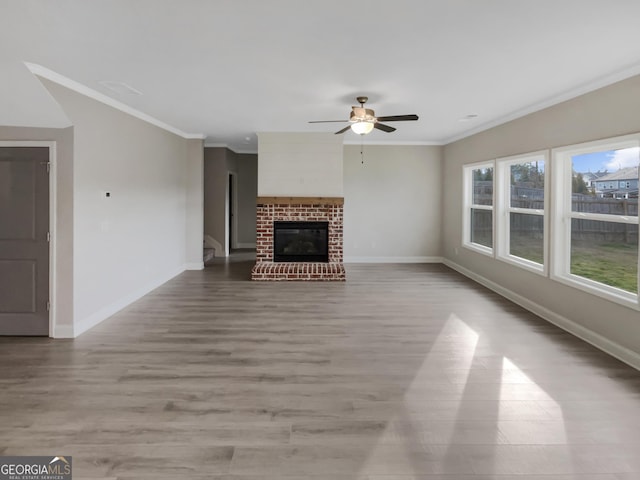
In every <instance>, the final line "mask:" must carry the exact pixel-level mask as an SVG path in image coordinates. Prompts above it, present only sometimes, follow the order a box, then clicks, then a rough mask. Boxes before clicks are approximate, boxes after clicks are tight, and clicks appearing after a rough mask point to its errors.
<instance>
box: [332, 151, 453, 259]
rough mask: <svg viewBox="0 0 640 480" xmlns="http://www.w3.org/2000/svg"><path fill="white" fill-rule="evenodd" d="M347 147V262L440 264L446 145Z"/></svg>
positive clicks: (345, 233)
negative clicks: (361, 151)
mask: <svg viewBox="0 0 640 480" xmlns="http://www.w3.org/2000/svg"><path fill="white" fill-rule="evenodd" d="M363 154H364V156H363V157H362V156H361V155H360V146H356V145H347V146H345V147H344V197H345V203H344V255H345V262H424V261H438V260H440V231H441V229H440V222H441V218H440V214H441V193H442V184H441V161H442V147H436V146H364V149H363Z"/></svg>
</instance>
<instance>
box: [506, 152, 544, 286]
mask: <svg viewBox="0 0 640 480" xmlns="http://www.w3.org/2000/svg"><path fill="white" fill-rule="evenodd" d="M549 157H550V155H549V150H538V151H535V152H529V153H523V154H518V155H512V156H509V157H502V158H498V159H496V170H495V172H496V173H495V175H494V179H497V181H494V191H495V192H496V199H497V202H496V203H497V204H496V205H495V207H496V212H497V215H496V214H494V215H495V220H494V222H495V223H496V227H495V228H496V231H497V237H498V239H497V242H494V248H495V250H496V258H498V259H499V260H502V261H504V262H507V263H510V264H512V265H516V266H518V267H522V268H524V269H526V270H529V271H531V272H534V273H537V274H538V275H543V276H547V275H548V271H549V204H550V203H551V202H550V198H549V191H550V188H551V187H550V183H551V182H550V178H549V177H550V175H549V172H550V162H549ZM536 160H538V161H543V162H544V208H543V209H531V208H519V207H511V166H512V165H518V164H523V163H529V162H532V161H536ZM512 213H519V214H525V215H537V216H541V217H542V218H543V221H542V225H543V227H542V228H543V238H542V252H543V253H542V256H543V260H542V262H543V263H542V264H540V263H537V262H534V261H532V260H528V259H526V258H523V257H518V256H517V255H512V254H511V253H510V248H511V214H512Z"/></svg>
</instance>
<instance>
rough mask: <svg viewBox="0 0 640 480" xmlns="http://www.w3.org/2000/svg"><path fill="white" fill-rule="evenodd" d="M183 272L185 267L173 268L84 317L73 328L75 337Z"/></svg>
mask: <svg viewBox="0 0 640 480" xmlns="http://www.w3.org/2000/svg"><path fill="white" fill-rule="evenodd" d="M182 272H184V268H183V267H179V268H177V269H175V270H172V271H171V272H169V273H167V274H165V275H163V276H161V277H160V278H159V279H157V280H155V281H154V282H151V283H149V284H147V285H146V286H144V287H142V288H140V289H138V290H136V291H135V292H133V293H131V294H129V295H126V296H125V297H122V298H121V299H119V300H118V301H116V302H113V303H112V304H111V305H108V306H106V307H104V308H101V309H100V310H98V311H97V312H95V313H93V314H91V315H89V316H88V317H86V318H83V319H82V320H80V321H78V322H76V324H75V328H74V329H73V332H72V333H73V337H74V338H75V337H78V336H80V335H82V334H83V333H84V332H86V331H87V330H89V329H91V328H93V327H95V326H96V325H98V324H99V323H101V322H102V321H104V320H106V319H107V318H109V317H110V316H112V315H113V314H115V313H117V312H119V311H120V310H122V309H123V308H125V307H127V306H129V305H130V304H132V303H133V302H135V301H136V300H138V299H140V298H142V297H144V296H145V295H146V294H148V293H149V292H151V291H152V290H155V289H156V288H158V287H159V286H160V285H162V284H163V283H166V282H168V281H169V280H171V279H172V278H173V277H175V276H176V275H179V274H181V273H182Z"/></svg>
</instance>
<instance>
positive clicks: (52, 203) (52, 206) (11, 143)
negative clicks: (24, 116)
mask: <svg viewBox="0 0 640 480" xmlns="http://www.w3.org/2000/svg"><path fill="white" fill-rule="evenodd" d="M0 147H48V148H49V337H51V338H54V333H55V327H56V273H57V272H56V223H57V222H56V198H57V195H56V185H57V182H56V178H57V177H56V174H57V169H56V142H55V141H54V140H0Z"/></svg>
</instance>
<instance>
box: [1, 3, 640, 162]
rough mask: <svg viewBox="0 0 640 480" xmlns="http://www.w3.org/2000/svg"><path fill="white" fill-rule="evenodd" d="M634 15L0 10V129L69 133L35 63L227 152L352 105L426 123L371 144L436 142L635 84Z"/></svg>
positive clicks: (483, 7)
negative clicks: (363, 102) (126, 89)
mask: <svg viewBox="0 0 640 480" xmlns="http://www.w3.org/2000/svg"><path fill="white" fill-rule="evenodd" d="M639 18H640V1H638V0H393V1H391V0H384V1H382V0H369V1H363V2H360V1H358V2H357V1H349V0H341V1H338V0H323V1H313V2H312V1H303V0H91V1H87V0H56V1H51V0H33V1H30V0H0V82H1V83H0V87H1V88H0V125H26V126H48V127H61V126H67V125H68V124H69V122H68V120H67V119H66V117H65V116H64V113H63V112H61V111H60V109H59V107H57V105H56V104H55V103H54V101H53V100H52V99H51V98H50V97H49V96H48V95H47V93H46V91H45V90H44V89H43V87H42V86H41V85H40V84H39V82H38V81H37V80H36V79H35V77H34V76H33V75H32V74H31V73H30V72H29V70H28V69H27V68H26V67H25V65H24V62H31V63H35V64H38V65H41V66H43V67H45V68H47V69H50V70H52V71H54V72H57V73H58V74H60V75H63V76H65V77H68V78H70V79H72V80H75V81H77V82H80V83H81V84H83V85H86V86H87V87H89V88H91V89H94V90H96V91H98V92H101V93H103V94H106V95H108V96H110V97H113V98H114V99H116V100H118V101H120V102H123V103H125V104H127V105H129V106H131V107H133V108H135V109H137V110H139V111H141V112H144V113H145V114H148V115H150V116H152V117H155V118H157V119H159V120H160V121H162V122H165V123H167V124H170V125H172V126H174V127H176V128H178V129H180V130H182V131H184V132H188V133H192V134H198V133H201V134H204V135H205V136H206V143H207V144H226V145H228V146H229V147H230V148H232V149H234V150H236V151H255V150H256V145H257V139H256V132H263V131H289V132H315V131H336V130H338V129H339V128H341V126H342V125H341V124H339V123H336V124H316V125H310V124H308V123H307V122H308V121H309V120H325V119H327V120H334V119H347V118H348V114H349V112H350V106H351V105H355V97H356V96H358V95H368V96H369V99H370V100H369V104H368V106H369V107H370V108H374V109H375V110H376V113H377V114H378V115H398V114H409V113H415V114H418V115H419V116H420V120H419V121H418V122H403V123H394V124H393V126H395V127H397V128H398V130H397V131H396V132H394V133H391V134H387V133H384V132H380V131H374V132H373V133H372V134H370V135H368V136H366V137H365V138H364V140H365V142H366V143H383V142H390V143H446V142H448V141H450V140H452V139H455V138H460V137H462V136H465V135H467V134H469V133H470V132H474V131H478V130H481V129H483V128H486V127H488V126H490V125H495V124H497V123H501V122H503V121H505V120H507V119H511V118H515V117H517V116H519V115H522V114H524V113H528V112H530V111H533V110H536V109H539V108H542V107H544V106H547V105H550V104H552V103H555V102H557V101H559V100H563V99H567V98H570V97H571V96H575V95H577V94H579V93H584V92H586V91H589V90H591V89H594V88H596V87H599V86H603V85H606V84H608V83H611V82H613V81H615V80H619V79H623V78H626V77H628V76H631V75H634V74H637V73H640V28H638V19H639ZM104 80H110V81H120V82H125V83H126V84H128V85H130V86H131V87H133V88H135V89H137V90H139V91H140V92H142V93H143V95H140V96H134V95H130V94H117V93H114V92H112V91H110V90H108V89H106V88H105V87H104V86H102V85H101V84H100V83H99V82H100V81H104ZM469 114H477V115H478V117H477V119H475V120H473V121H468V122H461V121H460V119H461V118H462V117H464V116H466V115H469ZM247 138H248V140H247ZM359 141H360V138H359V137H357V136H356V135H355V134H353V133H351V132H348V133H347V134H346V136H345V142H346V143H349V142H355V143H358V142H359Z"/></svg>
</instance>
